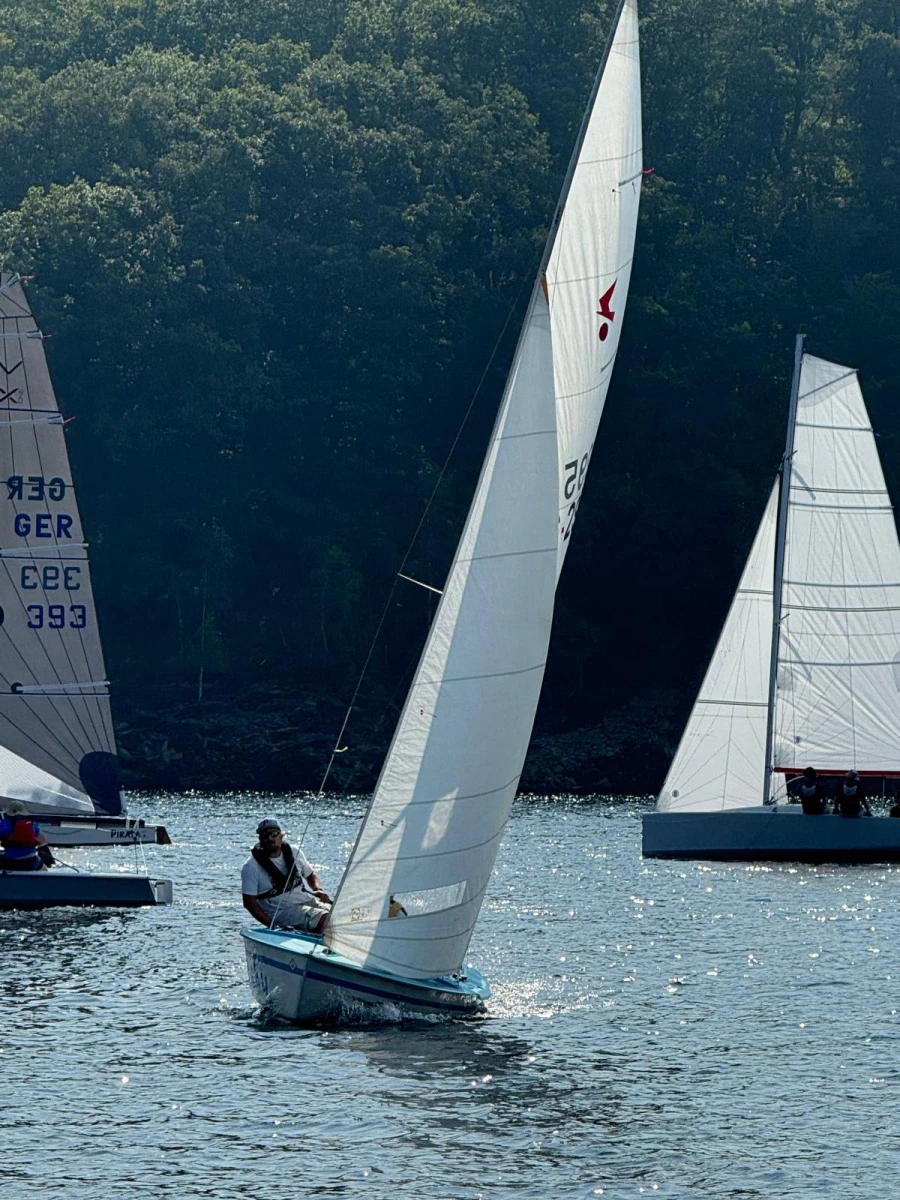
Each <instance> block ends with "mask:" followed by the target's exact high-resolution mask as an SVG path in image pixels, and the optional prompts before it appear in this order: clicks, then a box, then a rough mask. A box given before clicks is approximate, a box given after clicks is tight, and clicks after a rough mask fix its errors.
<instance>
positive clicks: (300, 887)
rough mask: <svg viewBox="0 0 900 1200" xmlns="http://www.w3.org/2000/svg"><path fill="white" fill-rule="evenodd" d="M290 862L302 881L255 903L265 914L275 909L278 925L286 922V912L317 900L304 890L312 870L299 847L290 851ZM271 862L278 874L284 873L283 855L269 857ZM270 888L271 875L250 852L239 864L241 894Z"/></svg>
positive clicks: (285, 866)
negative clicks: (277, 894) (240, 865)
mask: <svg viewBox="0 0 900 1200" xmlns="http://www.w3.org/2000/svg"><path fill="white" fill-rule="evenodd" d="M292 849H293V847H292ZM294 862H295V864H296V866H297V870H298V871H299V872H300V875H301V876H302V878H303V880H304V882H303V883H302V884H297V886H296V887H294V888H292V889H291V890H290V891H289V892H283V893H282V894H281V895H280V896H270V897H269V899H268V900H260V902H259V906H260V908H261V909H262V910H263V912H264V913H265V914H266V916H267V917H274V916H275V913H276V911H277V912H278V923H279V925H280V924H282V923H284V924H290V915H291V913H292V912H293V911H294V910H295V909H298V908H305V907H306V906H307V905H309V904H319V903H321V901H320V900H319V899H318V897H316V896H314V895H313V894H312V892H310V891H308V890H307V887H306V883H305V881H306V880H307V879H308V878H309V876H310V875H312V873H313V869H312V863H311V862H310V861H309V859H308V858H307V857H306V855H305V854H304V853H303V851H302V850H294ZM272 865H273V866H274V867H275V869H276V870H277V871H280V872H281V873H282V875H287V873H288V865H287V863H286V862H285V861H284V855H283V854H279V855H278V857H277V858H273V859H272ZM271 890H272V878H271V876H270V875H268V874H267V873H266V871H265V870H264V869H263V868H262V867H261V866H260V865H259V863H258V862H257V861H256V859H255V858H254V857H253V855H252V854H251V855H250V857H249V858H248V859H247V861H246V862H245V863H244V865H243V866H242V867H241V892H242V894H243V895H245V896H261V895H263V893H264V892H270V891H271ZM279 902H280V903H279Z"/></svg>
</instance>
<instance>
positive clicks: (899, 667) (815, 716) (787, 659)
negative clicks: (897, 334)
mask: <svg viewBox="0 0 900 1200" xmlns="http://www.w3.org/2000/svg"><path fill="white" fill-rule="evenodd" d="M791 475H792V483H791V493H790V500H789V511H788V528H787V541H786V556H785V568H784V586H783V591H782V605H783V610H782V612H783V616H782V623H781V633H780V638H779V655H778V672H777V676H776V683H777V686H776V693H775V729H776V740H775V767H776V769H779V768H780V769H786V768H787V769H796V770H800V769H802V768H803V767H806V766H810V765H811V766H814V767H816V768H817V769H819V770H825V769H832V770H840V771H846V770H848V769H850V768H851V767H852V768H855V769H857V770H860V771H873V772H882V771H885V772H892V771H900V545H898V540H897V529H896V525H895V521H894V512H893V508H892V507H891V502H890V497H889V495H888V492H887V489H886V487H885V481H884V474H883V472H882V469H881V463H880V462H879V458H878V450H877V448H876V445H875V437H874V435H873V433H872V428H871V425H870V423H869V416H868V413H867V412H866V407H865V404H864V402H863V397H862V393H861V391H860V388H859V383H858V382H857V378H856V373H855V371H852V370H850V369H848V368H847V367H843V366H839V365H838V364H836V363H830V362H825V361H824V360H822V359H819V358H813V357H811V356H809V355H805V356H804V358H803V363H802V368H801V374H800V391H799V402H798V412H797V423H796V432H795V437H794V455H793V467H792V473H791Z"/></svg>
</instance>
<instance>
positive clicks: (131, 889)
mask: <svg viewBox="0 0 900 1200" xmlns="http://www.w3.org/2000/svg"><path fill="white" fill-rule="evenodd" d="M171 903H172V881H171V879H150V878H148V877H147V876H146V875H126V874H123V873H113V872H109V873H101V872H99V871H95V872H91V873H88V872H86V871H85V872H83V873H82V872H76V871H0V909H12V908H25V909H35V908H60V907H76V908H147V907H150V906H153V905H157V904H171Z"/></svg>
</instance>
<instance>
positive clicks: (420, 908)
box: [325, 0, 641, 978]
mask: <svg viewBox="0 0 900 1200" xmlns="http://www.w3.org/2000/svg"><path fill="white" fill-rule="evenodd" d="M640 182H641V146H640V73H639V61H638V45H637V7H636V4H635V3H634V0H623V3H621V4H620V6H619V10H618V12H617V16H616V22H615V26H614V31H613V37H612V39H611V43H610V51H609V55H608V58H607V60H606V63H605V68H603V69H602V70H601V72H600V75H599V76H598V82H597V85H596V86H595V90H594V95H593V97H592V101H591V105H590V107H589V111H588V114H587V116H586V118H585V124H584V126H583V127H582V136H581V138H580V140H579V145H578V147H577V149H576V153H575V156H574V158H573V164H572V166H571V167H570V172H569V175H568V177H567V181H566V186H565V187H564V190H563V196H562V198H561V200H560V208H559V209H558V212H557V221H556V223H555V228H554V231H553V232H552V233H551V235H550V239H549V240H548V246H547V250H546V251H545V256H544V262H545V264H546V272H545V273H544V274H543V277H542V279H541V280H540V281H539V283H538V284H537V285H536V286H535V290H534V292H533V294H532V298H531V302H530V305H529V310H528V315H527V317H526V321H525V324H524V327H523V331H522V335H521V337H520V340H519V345H518V348H517V351H516V356H515V360H514V363H513V367H512V371H511V373H510V378H509V381H508V383H507V387H506V391H505V394H504V399H503V402H502V405H501V408H500V414H499V416H498V419H497V424H496V427H495V429H494V433H493V437H492V440H491V444H490V447H489V449H488V453H487V457H486V460H485V464H484V468H483V471H482V475H481V479H480V481H479V484H478V488H477V490H476V494H475V498H474V500H473V503H472V507H471V510H470V512H469V516H468V520H467V522H466V526H465V529H464V531H463V535H462V539H461V541H460V545H459V547H458V550H457V555H456V558H455V560H454V563H453V566H452V567H451V570H450V574H449V576H448V579H447V582H446V585H445V588H444V592H443V595H442V598H441V602H440V605H439V607H438V611H437V614H436V616H435V620H434V623H433V625H432V628H431V631H430V634H429V638H428V642H427V644H426V647H425V650H424V653H423V655H422V659H421V661H420V663H419V668H418V671H417V674H416V678H415V680H414V682H413V685H412V687H411V689H410V693H409V696H408V697H407V701H406V705H405V707H404V710H403V713H402V715H401V718H400V722H399V724H398V727H397V730H396V732H395V735H394V740H393V743H392V745H391V748H390V751H389V752H388V756H387V759H386V761H385V765H384V768H383V770H382V774H381V777H380V779H379V781H378V785H377V787H376V790H375V794H374V796H373V800H372V804H371V806H370V808H369V811H368V813H367V815H366V818H365V821H364V823H363V826H362V829H361V831H360V835H359V839H358V841H357V844H356V846H355V847H354V850H353V853H352V855H351V858H350V862H349V863H348V865H347V869H346V871H345V873H344V877H343V880H342V882H341V886H340V888H339V891H338V894H337V896H336V898H335V905H334V909H333V911H332V914H331V918H330V921H329V924H328V926H327V928H326V931H325V941H326V943H327V944H328V945H329V946H330V947H331V948H332V949H334V950H337V951H339V952H341V953H342V954H345V955H346V956H348V957H349V958H351V959H353V960H354V961H356V962H358V963H360V964H361V965H363V966H367V967H372V968H376V969H381V970H386V971H392V972H395V973H398V974H402V975H405V976H408V977H411V978H428V977H431V976H436V975H442V974H449V973H451V972H453V971H456V970H457V969H458V968H459V967H460V965H461V964H462V961H463V959H464V956H465V953H466V949H467V947H468V944H469V939H470V937H471V934H472V930H473V928H474V925H475V921H476V918H477V916H478V912H479V910H480V908H481V904H482V902H483V899H484V894H485V890H486V888H487V885H488V881H489V879H490V874H491V870H492V867H493V863H494V859H495V857H496V853H497V848H498V846H499V843H500V838H501V836H502V833H503V829H504V826H505V824H506V821H507V818H508V816H509V811H510V806H511V804H512V801H513V798H514V796H515V793H516V788H517V785H518V781H519V776H520V774H521V771H522V765H523V762H524V759H525V753H526V750H527V747H528V741H529V739H530V736H531V729H532V724H533V721H534V714H535V710H536V707H537V701H538V696H539V694H540V687H541V682H542V679H543V672H544V663H545V660H546V656H547V647H548V644H549V638H550V627H551V621H552V615H553V602H554V593H555V588H556V581H557V578H558V574H559V568H560V566H561V564H562V560H563V558H564V556H565V548H566V545H567V543H568V538H569V534H570V533H571V526H572V520H573V519H574V515H575V511H576V507H577V503H578V499H579V497H580V495H581V489H582V487H583V485H584V477H585V472H586V470H587V464H588V459H589V457H590V451H591V448H592V445H593V439H594V436H595V433H596V428H597V423H598V421H599V419H600V413H601V411H602V408H603V403H604V401H605V398H606V390H607V387H608V383H609V377H610V373H611V370H612V365H613V360H614V358H615V351H616V348H617V346H618V340H619V331H620V328H621V323H622V313H623V310H624V306H625V298H626V293H627V289H628V281H629V276H630V269H631V260H632V255H633V247H634V237H635V227H636V221H637V206H638V199H639V193H640ZM573 467H574V471H573ZM392 913H393V914H395V915H393V916H392V915H391V914H392Z"/></svg>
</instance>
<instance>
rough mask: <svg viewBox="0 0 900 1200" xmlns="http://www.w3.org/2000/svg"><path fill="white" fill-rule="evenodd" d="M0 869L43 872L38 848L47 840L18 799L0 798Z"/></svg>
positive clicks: (44, 844)
mask: <svg viewBox="0 0 900 1200" xmlns="http://www.w3.org/2000/svg"><path fill="white" fill-rule="evenodd" d="M0 808H2V809H3V810H4V811H3V816H2V817H0V847H2V851H0V871H45V870H46V869H47V868H46V867H45V866H44V861H43V859H42V857H41V852H40V851H41V847H42V846H46V845H47V839H46V838H45V837H44V835H43V834H42V833H41V827H40V825H38V823H37V821H35V819H34V817H30V816H29V815H28V812H27V811H26V809H25V805H24V804H22V802H21V801H19V800H0Z"/></svg>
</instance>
